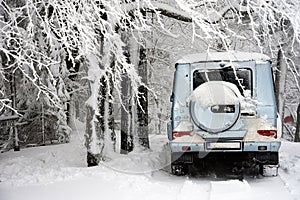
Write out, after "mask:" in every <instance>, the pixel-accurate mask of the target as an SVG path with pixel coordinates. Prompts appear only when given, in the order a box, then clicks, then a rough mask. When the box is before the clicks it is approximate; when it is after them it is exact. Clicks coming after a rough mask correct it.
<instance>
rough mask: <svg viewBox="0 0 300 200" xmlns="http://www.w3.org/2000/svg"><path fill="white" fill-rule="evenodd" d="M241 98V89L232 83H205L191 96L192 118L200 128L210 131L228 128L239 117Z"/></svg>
mask: <svg viewBox="0 0 300 200" xmlns="http://www.w3.org/2000/svg"><path fill="white" fill-rule="evenodd" d="M240 98H241V94H240V92H239V90H238V89H237V87H236V86H235V85H234V84H232V83H228V82H223V81H210V82H206V83H203V84H202V85H200V86H199V87H197V88H196V89H195V90H194V91H193V93H192V95H191V97H190V112H191V116H192V119H193V121H194V123H195V124H196V125H197V126H198V127H199V128H201V129H202V130H205V131H207V132H210V133H219V132H223V131H225V130H228V129H229V128H231V127H232V126H233V125H234V124H235V123H236V121H237V120H238V118H239V115H240Z"/></svg>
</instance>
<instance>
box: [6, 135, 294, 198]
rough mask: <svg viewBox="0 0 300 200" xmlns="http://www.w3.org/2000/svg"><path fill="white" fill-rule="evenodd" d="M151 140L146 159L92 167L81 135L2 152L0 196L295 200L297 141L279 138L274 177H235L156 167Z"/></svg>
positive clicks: (158, 142) (155, 143)
mask: <svg viewBox="0 0 300 200" xmlns="http://www.w3.org/2000/svg"><path fill="white" fill-rule="evenodd" d="M151 140H152V147H154V149H160V151H157V152H151V153H150V154H149V155H151V156H148V157H147V158H145V156H144V155H143V156H138V155H139V154H138V153H135V154H131V155H129V156H119V157H117V158H114V159H113V160H111V161H110V162H108V163H105V165H106V166H104V165H100V166H98V167H91V168H86V167H85V155H86V154H85V152H84V147H83V145H82V138H79V139H78V138H77V139H76V140H75V139H73V141H71V143H69V144H63V145H55V146H45V147H35V148H28V149H22V150H21V151H20V152H13V151H10V152H6V153H2V154H0V169H1V170H0V200H27V199H28V200H41V199H43V200H53V199H55V200H68V199H72V200H94V199H95V200H96V199H104V198H107V199H122V200H131V199H139V200H140V199H142V200H148V199H149V200H150V199H153V200H154V199H155V200H157V199H163V200H167V199H170V200H175V199H178V200H185V199H189V200H193V199H198V200H199V199H203V200H206V199H207V200H208V199H209V200H215V199H222V200H226V199H231V200H234V199H251V200H253V199H272V200H276V199H299V200H300V157H299V153H298V152H300V144H295V143H290V142H283V145H282V148H281V154H280V163H281V168H280V170H279V176H278V177H265V178H262V177H260V178H246V179H245V180H243V181H239V180H237V179H225V178H214V177H209V178H207V177H205V178H204V177H177V176H173V175H170V174H169V173H167V172H165V171H162V170H157V169H158V168H159V166H160V165H161V164H162V163H161V160H162V159H163V152H162V151H163V148H162V146H163V144H164V142H165V139H164V137H163V136H154V137H153V138H152V139H151ZM159 146H160V148H159ZM108 166H110V167H108ZM151 169H154V170H155V171H154V172H151ZM125 172H126V173H125ZM133 172H140V173H135V174H133ZM142 172H144V173H142Z"/></svg>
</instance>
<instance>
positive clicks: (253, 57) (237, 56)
mask: <svg viewBox="0 0 300 200" xmlns="http://www.w3.org/2000/svg"><path fill="white" fill-rule="evenodd" d="M268 60H270V58H269V57H268V56H266V55H264V54H261V53H254V52H234V51H228V52H207V53H198V54H189V55H186V56H183V57H182V58H181V59H180V60H178V61H177V62H176V63H178V64H184V63H197V62H203V61H230V62H233V61H257V62H261V61H268Z"/></svg>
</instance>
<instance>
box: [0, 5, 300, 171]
mask: <svg viewBox="0 0 300 200" xmlns="http://www.w3.org/2000/svg"><path fill="white" fill-rule="evenodd" d="M299 10H300V2H299V1H297V0H286V1H282V0H221V1H219V0H199V1H194V0H132V1H130V0H95V1H93V0H51V1H50V0H0V88H1V90H0V145H1V146H0V148H1V152H2V151H8V150H10V149H15V150H19V149H20V148H23V147H26V146H35V145H46V144H52V143H65V142H68V141H69V137H70V134H71V132H72V129H73V128H74V127H76V119H78V120H80V121H82V122H84V123H85V124H86V127H85V147H86V149H87V162H88V165H89V166H93V165H97V164H98V163H99V162H100V161H105V160H106V159H107V158H109V154H110V152H114V151H116V149H117V148H120V149H121V150H120V152H121V153H123V154H127V153H128V152H131V151H133V150H136V151H143V150H146V149H149V148H151V146H150V145H149V135H150V134H165V132H166V124H167V122H168V120H169V118H170V95H171V93H172V86H171V85H172V79H173V73H174V70H175V68H174V65H175V63H176V61H177V60H178V59H180V58H181V57H182V56H184V55H186V54H190V53H199V52H215V51H244V52H261V53H264V54H266V55H268V56H269V57H271V58H272V63H273V73H274V77H275V89H276V101H277V106H278V112H279V115H280V118H281V119H282V122H283V123H282V129H283V137H284V138H286V139H287V140H290V141H298V142H299V132H300V130H299V128H300V107H299V103H300V95H299V94H300V83H299V82H300V48H299V46H300V12H299ZM117 134H119V137H120V138H121V142H120V145H121V146H120V147H116V137H117V136H116V135H117Z"/></svg>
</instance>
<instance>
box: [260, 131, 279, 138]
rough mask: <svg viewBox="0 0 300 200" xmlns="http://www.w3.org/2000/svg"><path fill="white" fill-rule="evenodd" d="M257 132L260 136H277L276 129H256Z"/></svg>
mask: <svg viewBox="0 0 300 200" xmlns="http://www.w3.org/2000/svg"><path fill="white" fill-rule="evenodd" d="M257 133H258V134H259V135H262V136H268V137H274V138H277V130H258V131H257Z"/></svg>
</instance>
